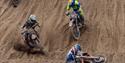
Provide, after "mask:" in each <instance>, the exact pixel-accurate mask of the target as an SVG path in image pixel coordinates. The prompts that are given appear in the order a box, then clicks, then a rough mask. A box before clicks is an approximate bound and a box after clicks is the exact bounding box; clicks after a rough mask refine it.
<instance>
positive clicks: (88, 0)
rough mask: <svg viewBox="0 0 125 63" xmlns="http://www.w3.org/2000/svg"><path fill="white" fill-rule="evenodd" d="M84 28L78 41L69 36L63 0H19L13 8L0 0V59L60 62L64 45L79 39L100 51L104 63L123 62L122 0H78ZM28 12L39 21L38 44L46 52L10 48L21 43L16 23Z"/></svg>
mask: <svg viewBox="0 0 125 63" xmlns="http://www.w3.org/2000/svg"><path fill="white" fill-rule="evenodd" d="M80 2H81V4H82V8H83V9H84V12H85V20H86V22H85V23H86V25H87V29H86V30H85V31H84V32H82V36H81V38H80V40H79V41H77V42H76V41H72V40H70V38H69V33H68V30H67V31H65V30H66V28H67V27H68V25H67V23H68V17H66V16H65V14H64V12H65V10H64V8H65V5H66V4H67V2H66V0H64V1H63V0H22V1H21V2H20V4H19V6H18V7H17V8H13V7H12V5H10V1H9V0H0V63H64V62H65V61H64V60H65V55H66V53H67V51H68V49H69V48H70V47H71V46H72V45H74V44H75V43H80V44H81V46H82V48H83V50H84V51H86V52H88V53H90V54H92V55H104V56H106V57H107V59H108V63H125V46H124V45H125V28H124V27H125V0H80ZM30 14H35V15H36V16H37V17H38V22H39V23H40V26H41V27H40V29H38V31H39V35H40V41H41V46H44V49H45V51H47V53H48V55H46V56H44V55H39V54H36V55H32V54H27V53H24V52H18V51H16V50H14V49H13V46H14V44H15V43H21V42H22V40H21V35H20V27H21V25H23V24H24V23H25V21H26V19H27V17H28V16H29V15H30Z"/></svg>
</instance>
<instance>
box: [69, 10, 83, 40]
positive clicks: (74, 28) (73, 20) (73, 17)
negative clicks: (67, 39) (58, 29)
mask: <svg viewBox="0 0 125 63" xmlns="http://www.w3.org/2000/svg"><path fill="white" fill-rule="evenodd" d="M79 20H80V18H79V16H78V15H77V14H76V13H75V12H72V13H71V14H70V22H69V27H70V30H71V33H72V35H73V37H74V38H75V39H79V38H80V24H81V23H80V22H79ZM81 26H82V24H81Z"/></svg>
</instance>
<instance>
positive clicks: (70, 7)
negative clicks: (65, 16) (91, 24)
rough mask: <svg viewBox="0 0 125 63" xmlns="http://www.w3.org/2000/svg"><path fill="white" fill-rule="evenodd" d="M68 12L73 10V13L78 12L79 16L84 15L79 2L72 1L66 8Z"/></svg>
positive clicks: (76, 0)
mask: <svg viewBox="0 0 125 63" xmlns="http://www.w3.org/2000/svg"><path fill="white" fill-rule="evenodd" d="M66 10H72V11H74V12H76V13H77V14H78V15H83V14H84V13H83V10H82V9H81V5H80V3H79V2H78V0H70V1H69V2H68V5H67V6H66Z"/></svg>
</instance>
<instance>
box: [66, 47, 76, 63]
mask: <svg viewBox="0 0 125 63" xmlns="http://www.w3.org/2000/svg"><path fill="white" fill-rule="evenodd" d="M72 50H73V49H70V51H69V52H68V54H67V56H66V61H67V63H69V62H72V61H75V54H74V53H73V51H72Z"/></svg>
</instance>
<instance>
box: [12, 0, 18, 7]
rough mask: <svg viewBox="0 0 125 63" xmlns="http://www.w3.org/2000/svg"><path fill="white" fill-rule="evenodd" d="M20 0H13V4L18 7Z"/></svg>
mask: <svg viewBox="0 0 125 63" xmlns="http://www.w3.org/2000/svg"><path fill="white" fill-rule="evenodd" d="M19 2H20V0H11V4H12V5H13V6H14V7H17V5H18V4H19Z"/></svg>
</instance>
